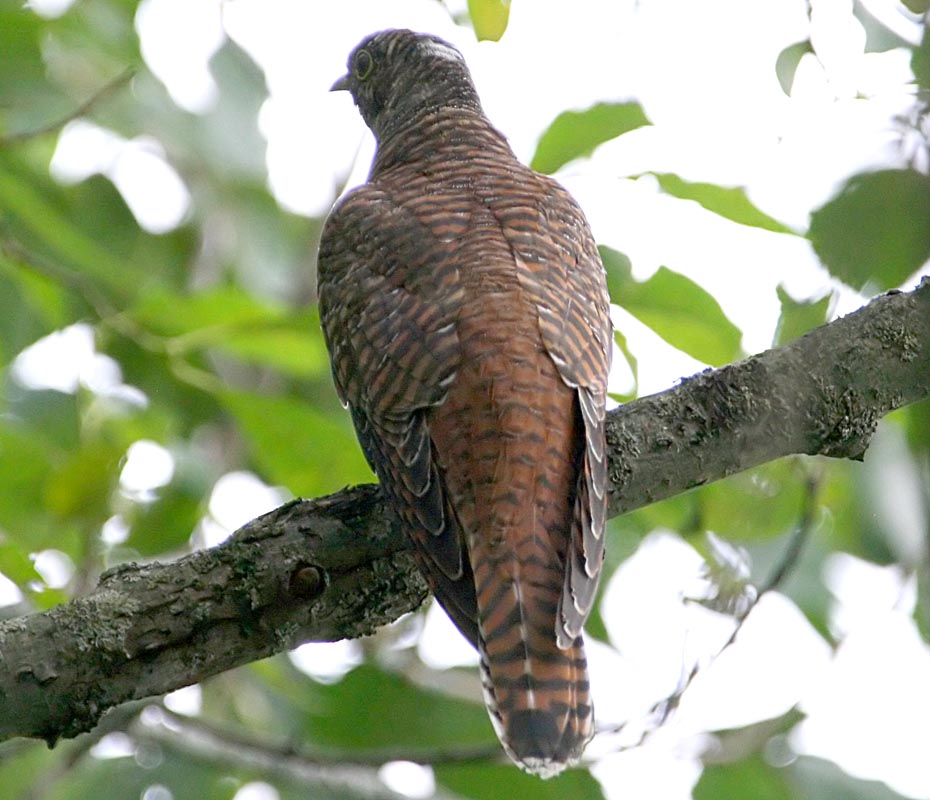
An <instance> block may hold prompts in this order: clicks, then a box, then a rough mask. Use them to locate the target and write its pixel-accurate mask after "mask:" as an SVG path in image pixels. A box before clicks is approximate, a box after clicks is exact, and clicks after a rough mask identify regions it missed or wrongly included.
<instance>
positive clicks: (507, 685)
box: [480, 636, 594, 778]
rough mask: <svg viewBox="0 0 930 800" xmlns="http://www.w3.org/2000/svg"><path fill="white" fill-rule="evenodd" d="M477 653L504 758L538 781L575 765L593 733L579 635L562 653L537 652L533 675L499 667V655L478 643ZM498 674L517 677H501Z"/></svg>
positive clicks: (510, 667)
mask: <svg viewBox="0 0 930 800" xmlns="http://www.w3.org/2000/svg"><path fill="white" fill-rule="evenodd" d="M515 650H516V648H515ZM480 652H481V682H482V686H483V688H484V696H485V701H486V703H487V707H488V713H489V714H490V717H491V722H492V723H493V725H494V729H495V731H496V732H497V736H498V738H499V739H500V741H501V744H502V745H503V747H504V750H505V751H506V752H507V755H508V756H510V758H511V759H513V761H514V762H516V764H517V765H518V766H519V767H521V768H522V769H524V770H526V771H527V772H529V773H531V774H534V775H538V776H539V777H541V778H551V777H553V776H555V775H558V774H559V773H560V772H561V771H562V770H563V769H565V768H566V767H569V766H571V765H572V764H574V763H576V762H577V761H578V759H579V758H580V757H581V754H582V752H583V751H584V748H585V745H586V744H587V743H588V742H589V741H590V740H591V737H592V736H593V735H594V724H593V723H594V715H593V710H592V707H591V700H590V696H589V691H588V675H587V662H586V660H585V654H584V643H583V641H582V639H581V637H580V636H579V637H578V638H577V639H576V640H575V642H574V643H573V644H572V646H571V647H570V648H569V649H568V650H560V651H558V652H557V653H555V652H549V653H546V654H545V657H544V658H541V657H540V656H542V655H543V654H537V658H535V659H534V662H535V664H534V667H535V669H534V674H530V673H528V672H525V671H521V670H519V669H518V670H517V671H515V670H514V669H513V666H514V664H512V663H507V662H506V661H505V663H504V664H503V665H499V664H498V663H497V662H498V661H499V660H500V656H498V657H497V658H495V657H494V656H492V655H490V654H489V652H488V647H487V646H485V644H484V642H482V643H481V648H480ZM517 666H518V667H519V666H520V665H517ZM523 666H524V667H525V666H527V662H524V664H523ZM504 667H507V669H506V670H504ZM504 671H506V672H507V673H513V672H517V673H518V674H514V675H512V676H509V677H505V676H504V675H502V674H501V673H502V672H504Z"/></svg>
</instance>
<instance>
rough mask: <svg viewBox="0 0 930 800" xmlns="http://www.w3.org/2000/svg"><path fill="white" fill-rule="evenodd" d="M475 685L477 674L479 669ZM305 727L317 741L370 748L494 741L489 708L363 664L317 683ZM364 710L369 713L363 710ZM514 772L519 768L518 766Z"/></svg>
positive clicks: (412, 749) (486, 742)
mask: <svg viewBox="0 0 930 800" xmlns="http://www.w3.org/2000/svg"><path fill="white" fill-rule="evenodd" d="M473 677H474V680H475V682H476V683H477V681H478V675H477V673H476V672H475V673H474V675H473ZM314 693H315V694H317V695H318V698H317V700H316V702H315V703H314V707H313V708H311V709H308V713H307V718H306V728H307V731H308V733H309V735H310V736H311V737H312V739H313V740H314V741H316V742H319V743H321V744H326V745H330V746H335V747H350V748H358V749H372V748H385V747H391V748H396V747H403V748H408V749H409V750H410V751H411V752H414V748H417V747H422V748H425V749H433V748H435V747H437V746H440V747H441V746H469V745H481V744H491V743H492V742H494V741H495V736H494V731H493V729H492V728H491V723H490V722H489V720H488V715H487V712H486V711H485V710H484V707H483V706H482V705H480V704H478V703H468V702H466V701H464V700H457V699H454V698H452V697H448V696H446V695H442V694H439V693H437V692H431V691H428V690H425V689H420V688H418V687H417V686H415V685H413V684H411V683H409V682H408V681H406V680H404V679H403V678H402V677H400V676H399V675H396V674H394V673H389V672H385V671H383V670H381V669H378V668H377V667H375V666H372V665H370V664H362V665H361V666H359V667H357V668H355V669H354V670H352V671H351V672H350V673H348V675H346V676H345V677H344V678H343V679H342V680H341V681H339V682H338V683H334V684H332V685H329V686H317V687H315V692H314ZM361 708H364V709H366V710H367V712H368V713H364V714H360V713H358V712H359V709H361ZM514 772H516V770H514Z"/></svg>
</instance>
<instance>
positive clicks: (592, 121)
mask: <svg viewBox="0 0 930 800" xmlns="http://www.w3.org/2000/svg"><path fill="white" fill-rule="evenodd" d="M651 124H652V123H651V122H650V121H649V118H648V117H647V116H646V112H645V111H643V108H642V106H641V105H640V104H639V103H632V102H631V103H598V104H597V105H594V106H591V108H589V109H587V110H585V111H565V112H563V113H561V114H559V116H557V117H556V118H555V120H554V121H553V122H552V124H551V125H550V126H549V127H548V128H547V129H546V130H545V131H544V132H543V135H542V136H541V137H540V139H539V144H537V145H536V152H535V154H534V155H533V160H532V161H531V162H530V166H531V167H532V168H533V169H535V170H536V171H537V172H544V173H547V174H551V173H553V172H555V171H556V170H557V169H559V167H562V166H564V165H565V164H567V163H568V162H569V161H574V160H575V159H576V158H582V157H583V156H589V155H591V153H593V152H594V148H596V147H597V146H598V145H600V144H603V143H604V142H607V141H610V140H611V139H615V138H616V137H617V136H620V135H621V134H624V133H627V132H628V131H632V130H635V129H636V128H641V127H643V126H644V125H651Z"/></svg>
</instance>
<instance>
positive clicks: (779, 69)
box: [775, 39, 814, 96]
mask: <svg viewBox="0 0 930 800" xmlns="http://www.w3.org/2000/svg"><path fill="white" fill-rule="evenodd" d="M813 52H814V48H812V47H811V43H810V39H805V40H804V41H801V42H795V43H794V44H789V45H788V46H787V47H786V48H785V49H784V50H782V51H781V52H780V53H779V54H778V58H776V59H775V74H776V75H777V76H778V82H779V83H780V84H781V90H782V91H783V92H784V93H785V94H787V95H789V96H790V95H791V87H792V86H793V85H794V76H795V73H796V72H797V71H798V64H800V63H801V59H802V58H803V57H804V56H805V55H806V54H807V53H813Z"/></svg>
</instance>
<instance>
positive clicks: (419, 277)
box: [318, 29, 612, 778]
mask: <svg viewBox="0 0 930 800" xmlns="http://www.w3.org/2000/svg"><path fill="white" fill-rule="evenodd" d="M332 88H333V90H334V91H339V90H347V91H348V92H350V93H351V95H352V97H353V99H354V101H355V105H356V106H357V107H358V111H359V113H360V114H361V116H362V118H363V119H364V121H365V123H366V124H367V126H368V127H369V128H370V130H371V131H372V133H373V134H374V137H375V140H376V150H375V156H374V160H373V163H372V166H371V171H370V174H369V176H368V179H367V182H366V183H364V184H362V185H361V186H358V187H357V188H355V189H353V190H351V191H350V192H348V193H347V194H346V195H344V196H343V197H342V199H340V200H338V201H337V203H336V204H335V206H334V208H333V210H332V211H331V212H330V214H329V216H328V217H327V219H326V221H325V223H324V225H323V230H322V233H321V238H320V246H319V256H318V300H319V311H320V320H321V326H322V329H323V334H324V338H325V340H326V344H327V347H328V350H329V354H330V360H331V366H332V373H333V379H334V383H335V386H336V390H337V393H338V395H339V397H340V399H341V401H342V403H343V404H344V405H345V406H346V407H347V408H348V410H349V411H350V413H351V417H352V421H353V424H354V427H355V430H356V433H357V437H358V440H359V442H360V445H361V447H362V449H363V450H364V452H365V455H366V457H367V459H368V462H369V463H370V465H371V467H372V469H373V471H374V472H375V473H376V475H377V476H378V478H379V482H380V484H381V486H382V489H383V491H384V493H385V496H386V497H387V500H388V502H389V503H390V505H391V507H392V508H393V510H394V511H395V512H396V515H397V517H398V519H399V520H400V524H401V527H402V528H403V530H404V531H405V533H406V535H407V536H408V537H409V539H410V540H411V542H412V545H413V546H412V552H413V555H414V558H415V561H416V563H417V566H418V568H419V569H420V571H421V572H422V573H423V575H424V576H425V578H426V581H427V583H428V585H429V587H430V589H431V590H432V592H433V594H434V595H435V597H436V599H437V600H438V602H439V603H440V605H441V606H442V607H443V608H444V609H445V611H446V612H447V614H448V615H449V617H450V618H451V620H452V622H453V623H454V624H455V625H456V627H457V628H458V629H459V630H460V631H461V633H462V634H463V635H464V636H465V638H466V639H468V640H469V641H470V642H471V643H472V645H473V646H474V647H475V648H476V649H477V650H478V654H479V664H480V674H481V683H482V687H483V692H484V697H485V701H486V705H487V708H488V713H489V715H490V718H491V722H492V724H493V727H494V729H495V731H496V733H497V735H498V737H499V739H500V741H501V743H502V745H503V749H504V750H505V752H506V753H507V755H508V756H510V758H511V759H512V760H513V761H514V762H515V763H516V764H517V765H518V766H519V767H521V768H522V769H524V770H525V771H527V772H529V773H531V774H534V775H537V776H539V777H541V778H549V777H552V776H554V775H557V774H559V773H560V772H561V771H562V770H563V769H565V768H566V767H568V766H571V765H573V764H576V763H577V762H578V760H579V759H580V757H581V755H582V752H583V750H584V749H585V746H586V745H587V743H588V742H589V741H590V739H591V738H592V736H593V734H594V712H593V706H592V702H591V699H590V688H589V680H588V673H587V661H586V658H585V651H584V642H583V638H582V626H583V625H584V622H585V620H586V618H587V616H588V614H589V612H590V611H591V608H592V605H593V602H594V597H595V591H596V588H597V584H598V579H599V576H600V572H601V566H602V563H603V559H604V530H605V524H606V498H607V454H606V444H605V432H604V418H605V404H606V393H607V374H608V371H609V368H610V354H611V346H612V345H611V342H612V334H611V322H610V315H609V299H608V295H607V287H606V280H605V275H604V268H603V266H602V263H601V260H600V257H599V255H598V251H597V247H596V244H595V241H594V237H593V235H592V232H591V229H590V226H589V224H588V222H587V220H586V218H585V216H584V213H583V212H582V210H581V208H580V207H579V205H578V204H577V202H576V201H575V200H574V199H573V198H572V197H571V195H569V193H568V192H567V191H566V190H565V189H564V188H563V187H562V186H561V185H560V184H559V183H558V182H556V181H555V180H554V179H552V178H550V177H548V176H545V175H542V174H539V173H537V172H535V171H533V170H532V169H530V168H529V167H527V166H525V165H524V164H522V163H521V162H520V161H519V160H518V159H517V157H516V156H515V155H514V153H513V150H512V149H511V148H510V145H509V144H508V142H507V140H506V138H505V137H504V136H503V135H502V134H501V133H500V132H498V130H497V129H496V128H495V127H494V126H493V125H492V124H491V122H490V121H489V120H488V118H487V116H486V115H485V113H484V111H483V110H482V106H481V102H480V100H479V97H478V94H477V91H476V89H475V85H474V82H473V80H472V77H471V74H470V72H469V69H468V67H467V65H466V63H465V60H464V58H463V56H462V54H461V52H460V51H459V50H458V49H457V48H455V47H454V46H453V45H452V44H450V43H448V42H447V41H445V40H443V39H441V38H439V37H438V36H434V35H432V34H427V33H416V32H413V31H410V30H400V29H391V30H384V31H379V32H377V33H374V34H372V35H370V36H368V37H367V38H365V39H364V40H363V41H362V42H361V43H360V44H359V45H358V46H357V47H355V49H354V50H353V51H352V52H351V54H350V56H349V59H348V72H347V74H346V75H344V76H343V77H341V78H340V79H339V80H337V81H336V83H335V84H334V85H333V87H332Z"/></svg>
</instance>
